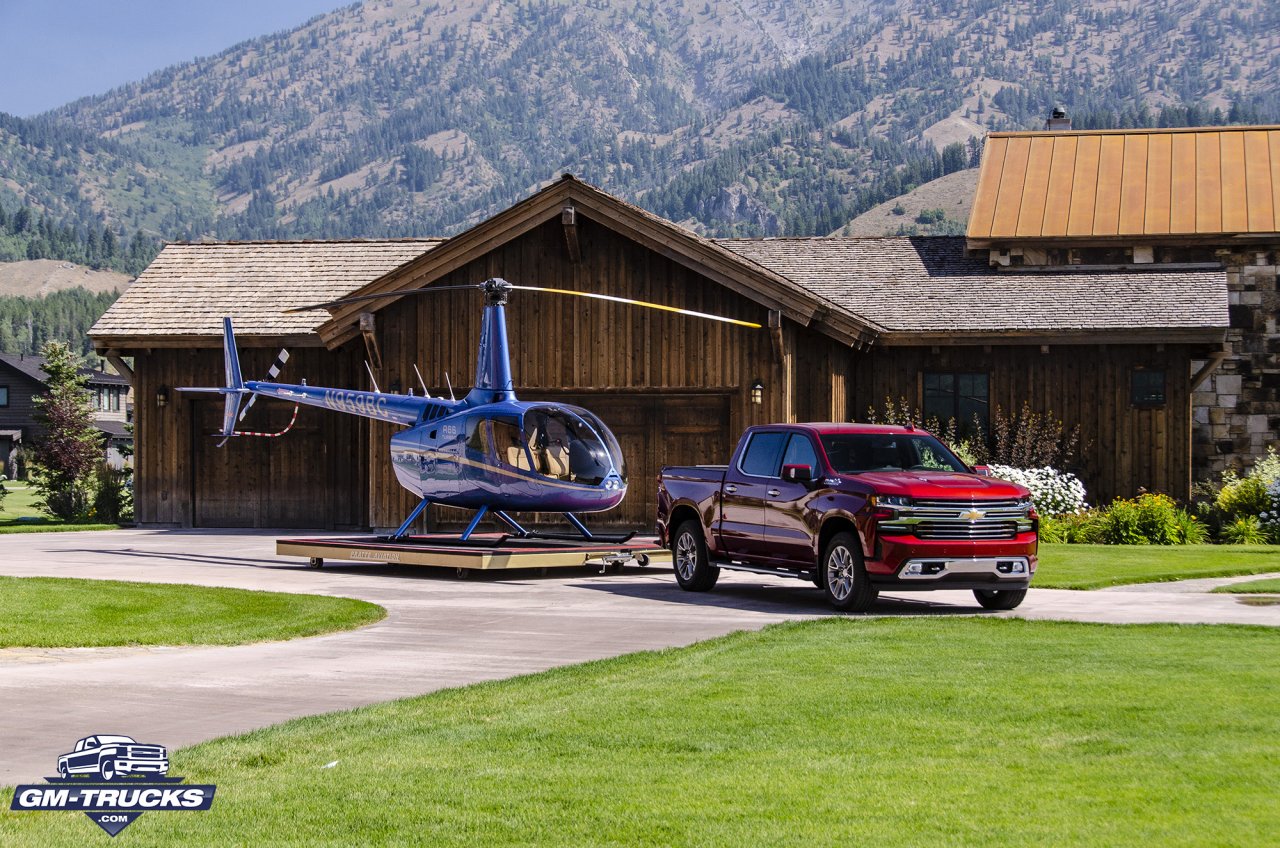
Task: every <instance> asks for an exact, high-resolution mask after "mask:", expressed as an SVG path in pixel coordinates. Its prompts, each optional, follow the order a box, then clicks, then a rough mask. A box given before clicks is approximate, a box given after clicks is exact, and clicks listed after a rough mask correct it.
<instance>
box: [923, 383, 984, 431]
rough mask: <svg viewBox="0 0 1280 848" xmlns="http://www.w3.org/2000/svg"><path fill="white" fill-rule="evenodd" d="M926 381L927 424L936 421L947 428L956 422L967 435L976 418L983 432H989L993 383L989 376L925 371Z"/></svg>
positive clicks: (925, 407)
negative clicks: (948, 424) (948, 423)
mask: <svg viewBox="0 0 1280 848" xmlns="http://www.w3.org/2000/svg"><path fill="white" fill-rule="evenodd" d="M923 378H924V379H923V384H924V417H925V420H926V421H929V420H932V419H937V420H938V422H939V423H940V424H941V425H943V426H945V425H946V423H947V422H948V421H950V420H951V419H953V418H954V419H955V420H956V424H957V425H958V426H959V428H960V432H961V433H964V434H968V433H969V432H970V431H971V430H972V429H973V426H974V419H975V418H977V421H978V426H979V427H981V428H982V429H983V431H984V432H985V431H986V430H988V429H989V428H988V423H989V421H990V417H991V416H990V408H991V381H990V379H989V376H988V375H987V374H981V373H964V372H947V371H926V372H925V373H924V375H923Z"/></svg>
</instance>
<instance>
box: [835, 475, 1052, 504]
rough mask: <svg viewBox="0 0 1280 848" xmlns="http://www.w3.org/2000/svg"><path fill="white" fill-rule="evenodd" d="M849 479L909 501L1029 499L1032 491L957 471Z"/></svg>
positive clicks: (878, 492)
mask: <svg viewBox="0 0 1280 848" xmlns="http://www.w3.org/2000/svg"><path fill="white" fill-rule="evenodd" d="M843 476H844V478H845V479H846V480H849V481H854V480H856V481H857V482H858V483H860V484H862V485H865V486H870V487H871V488H873V489H874V490H875V493H876V494H880V495H905V496H906V497H909V498H940V499H946V500H968V499H970V498H973V499H983V500H985V499H995V498H1020V497H1026V496H1027V495H1029V494H1031V492H1030V491H1029V490H1028V489H1026V488H1024V487H1023V486H1019V485H1017V484H1016V483H1010V482H1009V481H1007V480H998V479H996V478H995V477H983V476H981V475H978V474H961V473H959V472H956V471H864V472H862V473H861V474H847V475H843Z"/></svg>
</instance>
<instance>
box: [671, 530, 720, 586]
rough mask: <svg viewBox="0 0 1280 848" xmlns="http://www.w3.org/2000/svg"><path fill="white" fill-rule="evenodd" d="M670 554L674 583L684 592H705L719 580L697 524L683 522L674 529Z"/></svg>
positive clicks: (718, 570)
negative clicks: (673, 570) (674, 577)
mask: <svg viewBox="0 0 1280 848" xmlns="http://www.w3.org/2000/svg"><path fill="white" fill-rule="evenodd" d="M671 554H672V557H671V565H672V567H673V568H674V569H675V572H676V582H677V583H679V584H680V588H681V589H684V590H685V591H686V592H706V591H708V590H709V589H711V588H713V587H714V586H715V585H716V581H717V580H719V579H720V569H719V568H716V567H715V566H714V565H712V564H711V557H710V555H709V554H708V553H707V540H706V539H705V538H703V535H702V525H701V524H699V523H698V522H696V521H693V520H689V521H685V522H682V523H681V524H680V526H679V527H677V528H676V534H675V536H673V537H672V539H671Z"/></svg>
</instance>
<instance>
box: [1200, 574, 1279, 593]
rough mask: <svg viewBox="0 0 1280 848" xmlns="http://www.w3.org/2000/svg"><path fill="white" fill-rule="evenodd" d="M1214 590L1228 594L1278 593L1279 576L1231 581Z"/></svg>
mask: <svg viewBox="0 0 1280 848" xmlns="http://www.w3.org/2000/svg"><path fill="white" fill-rule="evenodd" d="M1213 591H1215V592H1225V593H1227V594H1230V595H1280V577H1272V578H1271V579H1269V580H1250V581H1249V582H1248V583H1233V584H1231V585H1230V586H1219V587H1218V588H1216V589H1214V590H1213Z"/></svg>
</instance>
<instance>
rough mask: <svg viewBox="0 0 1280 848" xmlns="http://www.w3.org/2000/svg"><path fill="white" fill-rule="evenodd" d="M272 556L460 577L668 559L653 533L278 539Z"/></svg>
mask: <svg viewBox="0 0 1280 848" xmlns="http://www.w3.org/2000/svg"><path fill="white" fill-rule="evenodd" d="M276 555H277V556H296V557H305V558H306V559H307V560H308V565H310V566H311V567H312V568H320V567H322V566H323V565H324V562H325V560H344V561H348V562H367V563H388V564H395V565H421V566H427V567H431V568H452V569H456V570H457V573H458V575H459V576H465V575H466V574H468V573H470V572H472V571H501V570H509V569H516V568H533V569H548V568H583V567H597V568H599V569H600V571H601V572H603V571H605V570H607V569H610V568H613V569H615V570H616V569H618V568H621V567H622V566H623V565H626V564H628V563H630V564H634V565H640V566H646V565H649V564H650V563H651V562H655V561H658V562H670V561H671V552H670V551H668V550H666V549H664V548H661V547H659V546H658V542H657V540H656V539H653V538H628V539H627V540H625V541H621V542H618V541H608V540H603V539H557V538H538V537H534V538H522V537H517V536H507V535H501V534H479V533H477V534H475V535H473V536H471V538H469V539H467V540H465V541H464V540H461V539H459V538H458V537H457V536H456V535H447V534H432V535H424V536H406V537H405V538H403V539H395V540H392V539H388V538H386V537H380V536H358V537H347V538H332V537H329V538H325V537H320V538H310V539H277V540H276Z"/></svg>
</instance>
